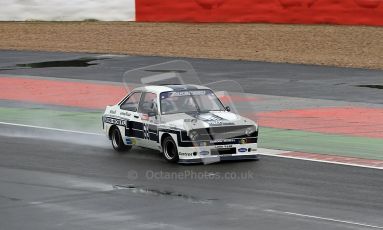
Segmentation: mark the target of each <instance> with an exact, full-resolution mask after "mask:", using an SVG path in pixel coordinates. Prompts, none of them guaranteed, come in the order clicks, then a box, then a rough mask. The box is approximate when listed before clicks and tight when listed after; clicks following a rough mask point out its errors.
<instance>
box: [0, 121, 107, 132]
mask: <svg viewBox="0 0 383 230" xmlns="http://www.w3.org/2000/svg"><path fill="white" fill-rule="evenodd" d="M0 124H2V125H9V126H19V127H26V128H34V129H44V130H51V131H59V132H66V133H77V134H86V135H97V136H103V135H102V134H100V133H91V132H82V131H76V130H68V129H57V128H50V127H43V126H36V125H25V124H17V123H8V122H1V121H0Z"/></svg>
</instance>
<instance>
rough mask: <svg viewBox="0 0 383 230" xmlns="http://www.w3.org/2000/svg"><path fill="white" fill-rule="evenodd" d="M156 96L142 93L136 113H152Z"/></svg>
mask: <svg viewBox="0 0 383 230" xmlns="http://www.w3.org/2000/svg"><path fill="white" fill-rule="evenodd" d="M156 98H157V95H156V94H155V93H144V96H143V98H142V100H141V103H140V106H139V107H138V112H140V113H146V114H147V113H149V112H151V111H153V112H157V111H154V110H153V109H154V107H153V103H156Z"/></svg>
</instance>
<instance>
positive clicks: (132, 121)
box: [119, 91, 143, 145]
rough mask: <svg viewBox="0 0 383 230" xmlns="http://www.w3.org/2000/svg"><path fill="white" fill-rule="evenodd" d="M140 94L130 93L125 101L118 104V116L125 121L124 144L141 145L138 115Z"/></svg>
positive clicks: (138, 92) (140, 123)
mask: <svg viewBox="0 0 383 230" xmlns="http://www.w3.org/2000/svg"><path fill="white" fill-rule="evenodd" d="M141 95H142V92H140V91H136V92H132V93H131V94H130V95H129V96H128V97H126V99H125V100H123V101H122V102H121V103H120V112H119V113H120V116H121V118H123V119H126V120H127V124H126V128H125V137H126V138H124V139H125V141H126V144H137V145H141V142H140V139H142V138H143V135H142V122H141V118H140V116H139V114H138V105H139V103H140V99H141Z"/></svg>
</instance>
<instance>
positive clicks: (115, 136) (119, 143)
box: [110, 127, 132, 152]
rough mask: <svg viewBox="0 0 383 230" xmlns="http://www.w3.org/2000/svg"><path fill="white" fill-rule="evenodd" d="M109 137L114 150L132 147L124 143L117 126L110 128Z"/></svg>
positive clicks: (124, 150)
mask: <svg viewBox="0 0 383 230" xmlns="http://www.w3.org/2000/svg"><path fill="white" fill-rule="evenodd" d="M110 139H111V141H112V147H113V149H114V150H116V151H117V152H126V151H129V150H130V149H131V148H132V146H131V145H125V144H124V141H123V140H122V136H121V133H120V130H119V129H118V128H117V127H114V128H113V129H112V131H111V135H110Z"/></svg>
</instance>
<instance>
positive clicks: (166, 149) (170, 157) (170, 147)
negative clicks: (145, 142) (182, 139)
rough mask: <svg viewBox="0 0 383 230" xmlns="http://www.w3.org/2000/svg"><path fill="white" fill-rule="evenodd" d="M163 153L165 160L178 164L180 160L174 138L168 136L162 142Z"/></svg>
mask: <svg viewBox="0 0 383 230" xmlns="http://www.w3.org/2000/svg"><path fill="white" fill-rule="evenodd" d="M162 152H163V155H164V157H165V160H167V161H169V162H172V163H176V162H178V160H179V156H178V149H177V144H176V143H175V142H174V140H173V138H172V137H170V136H168V137H165V139H164V140H163V141H162Z"/></svg>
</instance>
